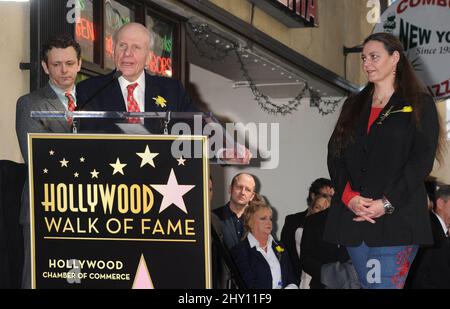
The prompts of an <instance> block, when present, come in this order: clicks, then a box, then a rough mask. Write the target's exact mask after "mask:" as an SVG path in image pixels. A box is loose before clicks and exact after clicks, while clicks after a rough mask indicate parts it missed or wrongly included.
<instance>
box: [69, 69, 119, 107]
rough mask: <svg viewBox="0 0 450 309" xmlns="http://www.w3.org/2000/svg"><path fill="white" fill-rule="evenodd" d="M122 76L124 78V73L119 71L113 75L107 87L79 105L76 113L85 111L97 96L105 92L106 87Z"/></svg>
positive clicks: (104, 86) (106, 85)
mask: <svg viewBox="0 0 450 309" xmlns="http://www.w3.org/2000/svg"><path fill="white" fill-rule="evenodd" d="M121 76H122V71H119V70H117V71H115V72H114V74H113V77H112V78H111V79H110V80H109V81H108V82H107V83H106V84H105V85H103V87H101V88H100V89H98V90H97V91H96V92H95V93H94V94H93V95H91V96H90V97H89V98H88V99H87V100H86V101H84V102H83V103H82V104H80V105H77V107H76V108H75V111H81V110H83V109H84V108H85V107H86V105H87V104H88V103H90V102H91V101H92V100H93V99H94V98H95V97H96V96H97V95H99V94H100V93H101V92H102V91H103V90H105V88H106V87H108V86H109V85H111V83H112V82H113V81H115V80H116V79H118V78H119V77H121Z"/></svg>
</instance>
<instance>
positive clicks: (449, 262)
mask: <svg viewBox="0 0 450 309" xmlns="http://www.w3.org/2000/svg"><path fill="white" fill-rule="evenodd" d="M430 221H431V231H432V233H433V241H434V244H433V245H432V246H424V247H421V248H420V249H419V252H418V253H417V257H416V259H415V260H414V262H413V264H412V266H411V271H410V272H409V275H408V280H407V288H413V289H450V238H449V236H448V234H449V227H450V186H442V187H440V188H439V189H438V190H437V191H436V193H435V205H434V209H433V214H431V215H430Z"/></svg>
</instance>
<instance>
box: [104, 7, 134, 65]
mask: <svg viewBox="0 0 450 309" xmlns="http://www.w3.org/2000/svg"><path fill="white" fill-rule="evenodd" d="M132 21H134V12H133V7H132V5H128V6H126V5H125V4H124V3H123V1H115V0H105V22H104V37H105V50H104V59H105V68H106V69H114V61H113V34H114V32H116V31H117V29H119V28H120V27H121V26H122V25H124V24H128V23H129V22H132Z"/></svg>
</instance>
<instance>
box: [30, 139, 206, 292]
mask: <svg viewBox="0 0 450 309" xmlns="http://www.w3.org/2000/svg"><path fill="white" fill-rule="evenodd" d="M175 140H176V141H178V142H179V141H183V142H185V143H188V144H189V145H190V146H192V149H194V148H195V149H197V150H198V149H201V151H200V154H201V155H200V156H198V155H197V156H193V157H191V158H186V157H183V160H184V161H183V163H184V164H179V162H180V156H179V154H178V153H174V150H173V148H174V146H173V144H174V143H173V142H174V141H175ZM206 142H207V141H206V137H204V136H170V135H168V136H162V135H155V136H151V135H147V136H142V135H81V134H80V135H72V134H29V141H28V143H29V162H30V164H29V176H30V200H31V203H30V213H31V243H32V248H31V249H32V261H31V264H32V287H33V288H125V289H126V288H155V289H160V288H183V289H186V288H209V287H211V274H210V256H209V252H210V250H209V215H208V214H209V206H208V203H207V201H208V190H207V183H208V164H207V162H208V161H207V159H208V156H207V153H206V145H207V143H206ZM172 154H173V155H172Z"/></svg>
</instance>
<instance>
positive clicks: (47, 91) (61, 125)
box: [41, 84, 70, 132]
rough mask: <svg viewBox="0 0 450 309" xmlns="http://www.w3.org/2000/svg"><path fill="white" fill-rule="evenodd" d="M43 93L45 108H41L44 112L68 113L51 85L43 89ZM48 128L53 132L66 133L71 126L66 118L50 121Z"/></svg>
mask: <svg viewBox="0 0 450 309" xmlns="http://www.w3.org/2000/svg"><path fill="white" fill-rule="evenodd" d="M42 91H43V98H44V101H43V102H42V103H43V106H42V107H41V110H42V111H59V112H64V111H66V109H65V107H64V105H63V104H62V103H61V101H59V99H58V96H57V95H56V93H55V91H53V89H52V88H51V87H50V85H49V84H47V85H46V86H45V87H44V88H42ZM48 126H49V127H50V129H51V130H52V131H53V132H66V131H69V130H70V126H69V124H68V123H67V120H66V119H65V118H56V119H50V120H49V122H48Z"/></svg>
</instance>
